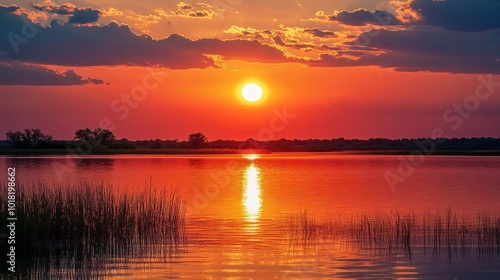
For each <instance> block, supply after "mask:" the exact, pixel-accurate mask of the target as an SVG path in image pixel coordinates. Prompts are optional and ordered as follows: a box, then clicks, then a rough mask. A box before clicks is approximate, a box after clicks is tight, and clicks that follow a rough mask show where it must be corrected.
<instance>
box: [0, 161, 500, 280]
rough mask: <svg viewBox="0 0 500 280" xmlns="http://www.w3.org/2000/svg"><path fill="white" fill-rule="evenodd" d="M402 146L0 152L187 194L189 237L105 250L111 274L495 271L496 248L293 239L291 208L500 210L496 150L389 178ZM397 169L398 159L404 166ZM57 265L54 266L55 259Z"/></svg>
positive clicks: (462, 275) (30, 172) (49, 175)
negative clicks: (379, 151)
mask: <svg viewBox="0 0 500 280" xmlns="http://www.w3.org/2000/svg"><path fill="white" fill-rule="evenodd" d="M400 163H401V157H399V156H371V155H331V154H271V155H261V156H242V155H224V156H221V155H209V156H191V155H189V156H122V155H120V156H104V157H100V156H95V157H85V158H81V159H74V158H66V157H64V156H54V157H0V170H6V169H7V167H16V170H17V176H18V180H19V181H22V182H30V181H46V182H59V181H63V182H65V181H73V180H78V179H88V180H104V181H107V182H113V184H114V185H115V187H116V188H120V190H121V191H128V190H134V189H135V188H138V187H142V186H144V185H145V183H146V182H150V181H152V182H153V184H154V185H155V186H156V187H159V188H164V187H166V188H169V187H173V186H175V187H177V188H179V189H180V190H182V192H183V193H184V194H186V195H187V197H188V245H186V246H182V247H181V248H176V249H175V250H174V252H173V254H172V255H171V256H170V257H169V258H166V259H165V258H155V257H147V258H146V257H144V258H138V259H133V260H130V259H129V260H127V261H126V262H124V261H121V260H114V259H106V260H103V262H104V263H109V264H112V265H109V266H107V267H106V269H105V272H104V274H103V275H102V276H104V277H107V278H110V279H136V278H145V279H158V278H160V279H170V278H182V279H288V278H292V279H293V278H295V279H303V278H304V279H330V278H338V279H460V280H461V279H500V258H499V256H498V252H496V253H494V254H491V252H490V253H488V254H485V253H484V252H482V251H481V250H468V251H467V252H460V250H456V248H455V249H453V250H448V251H445V252H442V251H441V250H438V251H437V252H428V251H425V250H415V251H413V252H411V254H408V253H397V254H391V255H390V256H388V255H387V254H385V253H384V252H381V251H380V252H379V251H377V250H376V249H373V248H370V249H368V248H359V247H358V248H356V249H353V248H352V247H353V246H351V244H349V243H346V242H341V241H339V240H335V239H329V238H325V237H318V238H315V239H314V242H311V243H307V244H304V243H303V242H302V243H301V242H295V241H294V240H292V239H290V238H289V237H287V236H286V235H285V234H283V233H282V232H279V231H277V230H276V229H275V228H274V227H273V226H272V225H273V222H274V221H275V220H276V219H277V218H278V217H282V216H284V215H286V214H288V213H297V212H298V211H302V210H306V209H307V211H308V212H309V213H314V214H315V215H318V216H319V217H323V216H328V215H332V213H333V214H334V215H339V214H342V213H352V212H353V211H366V212H371V213H372V212H390V211H394V210H399V211H402V212H405V211H407V210H412V211H414V212H417V213H424V212H425V213H427V212H436V211H446V210H447V209H449V208H451V209H453V210H455V211H457V213H460V214H462V213H463V214H466V215H468V216H474V215H476V214H477V213H478V212H480V211H483V212H487V213H490V214H500V206H499V203H498V201H500V157H461V156H453V157H447V156H433V157H427V158H425V161H424V162H423V164H422V165H420V166H418V167H415V170H414V172H413V173H412V174H411V175H409V174H403V175H409V176H402V177H401V181H400V182H399V183H398V184H396V185H395V186H392V187H391V186H390V185H389V183H388V182H387V180H386V176H385V175H384V174H387V172H391V173H393V174H399V173H398V168H399V167H400ZM403 171H404V170H403ZM55 270H56V269H54V271H55Z"/></svg>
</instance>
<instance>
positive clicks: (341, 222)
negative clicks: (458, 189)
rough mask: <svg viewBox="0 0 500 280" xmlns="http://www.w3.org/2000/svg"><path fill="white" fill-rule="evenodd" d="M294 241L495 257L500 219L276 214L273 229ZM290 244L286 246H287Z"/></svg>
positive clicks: (441, 214)
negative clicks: (469, 252)
mask: <svg viewBox="0 0 500 280" xmlns="http://www.w3.org/2000/svg"><path fill="white" fill-rule="evenodd" d="M273 225H274V226H275V227H276V228H277V229H278V230H279V231H280V232H282V233H283V234H285V236H287V237H288V238H289V239H291V240H294V242H297V241H302V243H308V242H311V239H314V238H320V239H323V240H335V241H338V242H341V243H343V244H349V245H351V246H353V247H355V248H357V249H363V250H366V249H377V251H379V252H382V251H383V252H389V253H391V252H397V250H399V249H403V250H404V251H405V252H406V253H408V254H409V255H411V252H412V249H416V248H418V249H423V250H424V251H426V250H430V251H431V252H434V253H435V252H438V251H439V250H441V249H453V250H456V249H462V250H463V251H465V249H467V250H470V249H477V250H480V251H482V252H487V253H489V254H494V255H500V217H499V216H494V215H491V214H487V213H479V214H478V215H477V216H476V217H468V216H467V215H462V216H459V215H458V214H457V213H456V212H454V211H452V210H451V209H450V210H448V211H445V212H435V213H418V214H416V213H415V212H399V211H394V212H391V213H376V212H375V213H370V212H361V211H353V212H349V213H342V214H341V213H337V214H336V215H326V216H324V217H322V218H319V217H318V215H317V214H311V213H309V212H308V211H301V212H295V213H291V214H288V215H283V214H281V215H280V216H279V217H278V218H277V219H276V220H275V222H274V224H273ZM290 242H291V241H290Z"/></svg>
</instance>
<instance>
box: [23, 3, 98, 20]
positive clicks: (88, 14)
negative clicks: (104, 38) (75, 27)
mask: <svg viewBox="0 0 500 280" xmlns="http://www.w3.org/2000/svg"><path fill="white" fill-rule="evenodd" d="M31 6H32V7H33V8H34V9H35V10H38V11H44V12H49V13H53V14H58V15H67V16H69V20H68V23H71V24H87V23H93V22H97V20H99V16H100V15H101V12H100V11H98V10H94V9H91V8H82V9H80V8H76V6H74V5H73V4H68V3H66V4H61V5H57V4H54V3H52V2H44V3H43V4H31Z"/></svg>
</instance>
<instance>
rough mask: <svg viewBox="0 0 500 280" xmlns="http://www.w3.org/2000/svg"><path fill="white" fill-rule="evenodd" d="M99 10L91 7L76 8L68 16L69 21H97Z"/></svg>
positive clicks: (78, 22)
mask: <svg viewBox="0 0 500 280" xmlns="http://www.w3.org/2000/svg"><path fill="white" fill-rule="evenodd" d="M99 15H100V12H99V11H96V10H92V9H89V8H87V9H77V10H75V13H74V14H73V15H72V16H70V17H69V21H68V22H69V23H73V24H86V23H92V22H97V20H99Z"/></svg>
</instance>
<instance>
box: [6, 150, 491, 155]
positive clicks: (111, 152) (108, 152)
mask: <svg viewBox="0 0 500 280" xmlns="http://www.w3.org/2000/svg"><path fill="white" fill-rule="evenodd" d="M415 152H420V151H418V150H343V151H317V150H310V151H309V150H300V151H286V152H285V153H317V154H347V155H410V154H412V153H415ZM73 153H74V151H73V152H72V153H71V152H69V151H68V150H66V149H14V148H4V149H0V155H4V156H49V155H67V154H73ZM271 153H277V152H273V151H270V150H238V149H123V150H120V149H105V150H95V151H93V152H92V153H90V154H80V155H197V154H202V155H207V154H219V155H220V154H271ZM279 153H281V151H280V152H279ZM419 154H422V153H421V152H420V153H419ZM430 155H447V156H500V150H436V151H434V152H433V153H431V154H430Z"/></svg>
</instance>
